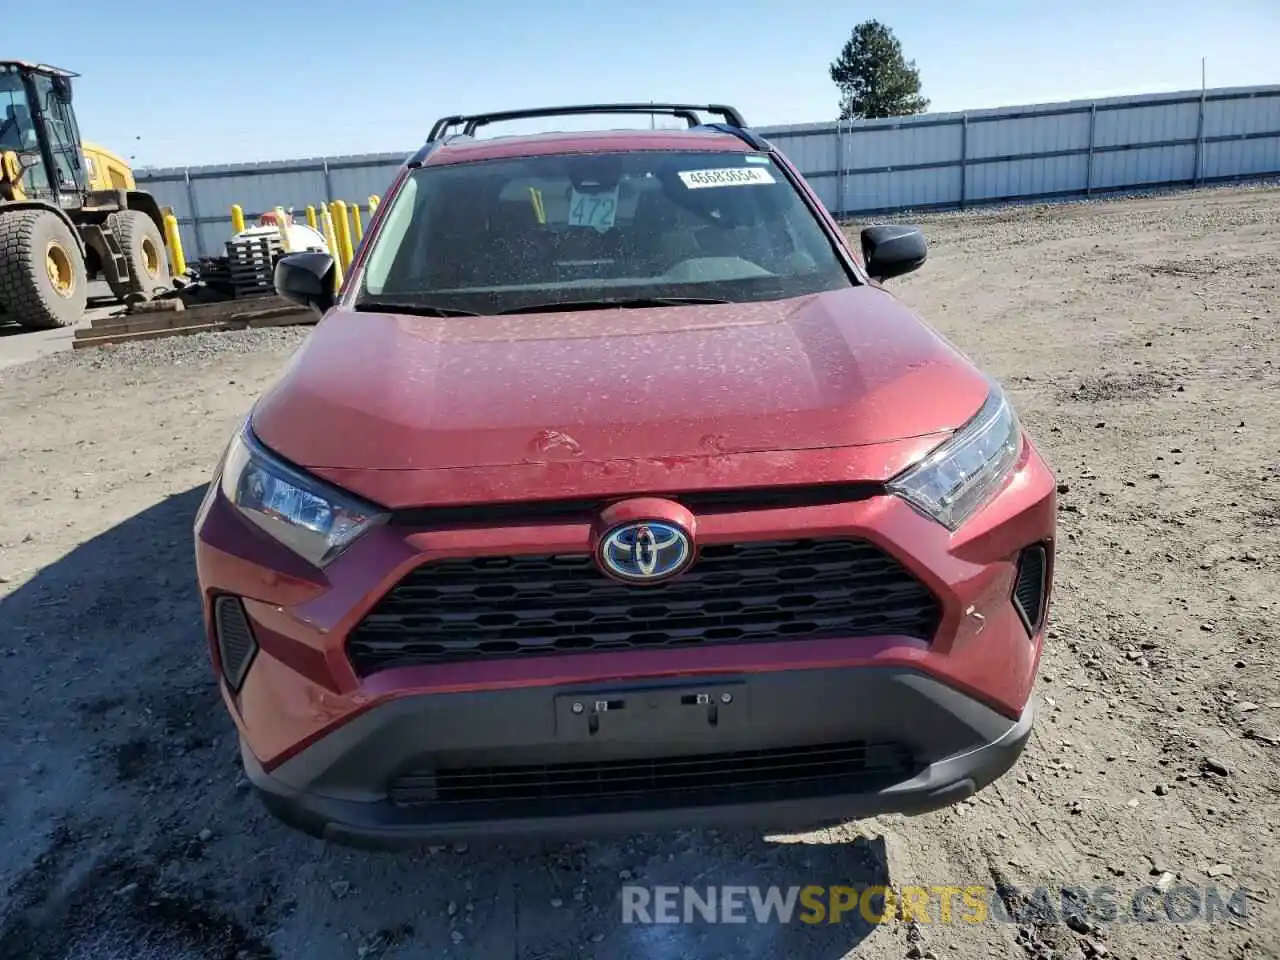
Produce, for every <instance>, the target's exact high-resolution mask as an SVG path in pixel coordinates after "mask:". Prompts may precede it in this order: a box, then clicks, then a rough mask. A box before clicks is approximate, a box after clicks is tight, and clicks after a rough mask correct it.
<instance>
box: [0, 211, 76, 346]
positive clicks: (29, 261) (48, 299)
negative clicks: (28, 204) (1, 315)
mask: <svg viewBox="0 0 1280 960" xmlns="http://www.w3.org/2000/svg"><path fill="white" fill-rule="evenodd" d="M88 300H89V281H88V277H87V275H86V272H85V268H84V257H83V256H81V254H80V245H79V244H78V243H77V242H76V235H75V234H74V233H72V231H71V228H70V227H69V226H67V223H66V221H65V220H63V219H62V218H61V217H59V216H58V215H57V214H56V213H52V212H51V211H49V210H15V211H13V212H11V213H4V212H0V303H3V304H4V307H5V313H6V315H7V316H8V317H9V319H11V320H13V321H15V322H16V323H18V324H19V325H20V326H23V327H26V328H27V329H29V330H53V329H56V328H58V327H69V326H72V325H74V324H76V323H78V322H79V320H80V318H81V317H83V316H84V310H85V305H86V304H87V303H88Z"/></svg>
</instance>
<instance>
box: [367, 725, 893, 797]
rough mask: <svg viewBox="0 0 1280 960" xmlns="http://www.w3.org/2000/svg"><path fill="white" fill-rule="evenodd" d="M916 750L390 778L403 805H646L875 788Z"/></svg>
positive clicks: (760, 754) (810, 749)
mask: <svg viewBox="0 0 1280 960" xmlns="http://www.w3.org/2000/svg"><path fill="white" fill-rule="evenodd" d="M915 769H916V766H915V761H914V758H913V756H912V753H911V751H910V750H909V749H908V748H907V747H905V746H904V745H902V744H898V743H868V742H865V741H860V740H858V741H849V742H844V743H829V744H819V745H811V746H802V747H785V748H781V749H769V750H742V751H736V752H732V753H712V754H701V755H696V756H680V757H657V758H650V759H639V760H606V761H594V762H587V763H559V764H537V765H534V764H530V765H526V766H516V767H464V768H460V769H453V770H449V769H425V770H419V771H410V772H408V773H404V774H401V775H400V776H398V777H396V778H395V779H394V780H392V782H391V783H390V784H389V785H388V789H387V795H388V798H389V799H390V800H391V802H392V803H394V804H396V805H397V806H402V807H424V806H437V805H440V804H451V805H452V804H457V805H462V804H496V803H502V804H511V805H521V804H536V803H539V802H541V803H546V802H549V801H555V802H556V803H557V807H556V811H557V812H560V813H562V814H563V812H564V810H565V808H564V807H562V806H560V805H559V804H561V803H564V802H566V801H568V802H575V801H576V802H580V803H587V804H590V803H600V802H601V801H610V807H611V809H616V807H614V804H615V803H617V802H619V801H621V802H626V801H629V800H633V801H638V802H643V803H644V805H646V806H662V805H664V804H675V803H682V804H697V803H700V802H729V801H732V800H740V801H741V800H744V797H743V795H744V794H755V796H752V797H751V799H752V800H757V799H762V798H763V797H762V796H761V795H762V794H763V795H764V796H766V797H767V796H784V797H794V796H796V795H797V794H798V793H799V794H804V795H820V794H822V793H824V792H840V791H854V790H866V789H872V788H874V787H875V786H876V785H877V784H890V783H894V782H897V781H899V780H902V779H903V778H905V777H908V776H911V775H912V774H913V773H914V772H915Z"/></svg>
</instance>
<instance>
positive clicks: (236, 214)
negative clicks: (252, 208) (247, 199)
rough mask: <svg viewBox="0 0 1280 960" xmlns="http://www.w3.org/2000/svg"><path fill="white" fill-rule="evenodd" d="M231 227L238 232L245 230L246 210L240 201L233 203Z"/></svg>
mask: <svg viewBox="0 0 1280 960" xmlns="http://www.w3.org/2000/svg"><path fill="white" fill-rule="evenodd" d="M231 229H232V230H234V231H235V232H236V233H243V232H244V210H243V209H242V208H241V206H240V204H238V203H233V204H232V205H231Z"/></svg>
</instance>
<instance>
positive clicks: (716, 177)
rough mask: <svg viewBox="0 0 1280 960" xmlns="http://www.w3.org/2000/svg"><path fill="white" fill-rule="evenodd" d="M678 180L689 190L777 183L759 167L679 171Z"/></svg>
mask: <svg viewBox="0 0 1280 960" xmlns="http://www.w3.org/2000/svg"><path fill="white" fill-rule="evenodd" d="M680 179H681V180H683V181H684V185H685V186H686V187H688V188H689V189H690V190H701V189H702V188H704V187H754V186H759V185H760V184H764V183H777V181H776V180H774V179H773V174H771V173H770V172H769V171H768V170H765V169H763V168H761V167H723V168H721V169H719V170H681V171H680Z"/></svg>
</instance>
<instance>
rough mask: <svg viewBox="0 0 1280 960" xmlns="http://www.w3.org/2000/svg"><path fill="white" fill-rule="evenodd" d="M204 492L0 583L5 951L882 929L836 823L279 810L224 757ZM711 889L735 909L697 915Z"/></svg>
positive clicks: (543, 953)
mask: <svg viewBox="0 0 1280 960" xmlns="http://www.w3.org/2000/svg"><path fill="white" fill-rule="evenodd" d="M203 495H204V488H203V487H197V488H193V489H191V490H187V491H185V492H183V493H180V494H177V495H175V496H171V497H168V498H167V499H165V500H163V501H161V502H159V503H156V504H154V505H153V506H151V507H149V508H148V509H146V510H143V511H142V512H141V513H138V514H137V515H135V516H133V517H130V518H129V519H127V520H125V521H124V522H122V523H120V524H118V525H116V526H114V527H112V528H111V529H109V530H107V531H106V532H104V533H102V534H100V535H99V536H96V537H94V538H92V539H90V540H87V541H85V542H83V543H81V544H79V545H78V546H76V547H75V548H73V549H71V550H70V551H69V552H67V553H66V554H65V555H64V556H63V557H61V559H59V560H57V561H55V562H53V563H50V564H49V565H47V566H46V567H44V568H43V569H41V570H39V571H38V572H37V573H36V574H35V575H34V576H33V577H32V578H31V579H30V580H28V581H26V582H24V583H22V584H20V585H19V586H17V588H16V589H12V591H11V592H10V593H8V594H7V595H5V596H4V597H3V598H2V599H0V726H3V727H4V728H5V729H7V730H8V731H9V733H8V743H5V744H3V745H0V889H9V890H11V891H15V892H14V894H13V895H12V896H11V897H10V898H9V900H8V901H7V902H5V901H3V900H0V960H8V958H10V957H13V958H17V957H32V956H62V957H68V958H73V960H74V958H79V957H85V958H87V957H92V956H99V955H101V954H99V953H97V952H95V951H97V950H99V948H100V947H101V946H102V945H103V944H110V946H111V952H110V955H112V956H125V955H129V956H152V955H157V956H158V955H164V956H172V957H184V958H185V957H192V958H204V957H209V958H212V957H219V958H221V957H229V956H236V957H243V958H261V960H266V958H282V960H283V958H292V957H307V958H308V960H326V958H329V957H334V958H337V957H350V956H357V955H359V956H362V957H387V958H395V957H405V958H407V957H422V956H441V955H444V954H445V953H448V954H449V955H450V956H469V957H512V956H516V957H520V958H540V957H541V958H553V957H555V958H559V957H569V956H573V957H581V956H596V957H609V958H617V960H628V958H632V957H635V958H639V957H644V958H648V960H654V958H666V957H672V958H676V957H689V956H697V957H728V956H732V957H735V958H750V957H769V958H774V957H795V958H812V960H836V958H840V957H846V956H848V955H849V954H850V951H851V950H854V949H855V948H856V947H857V946H858V945H859V944H860V943H861V942H862V941H863V940H865V939H866V938H867V937H868V936H871V935H873V934H874V932H875V930H876V927H877V925H876V924H875V923H873V922H871V921H870V920H869V919H868V917H867V916H864V911H863V909H860V907H861V906H862V904H860V903H859V900H858V892H857V891H860V890H863V889H866V888H869V887H872V888H873V887H885V886H888V885H889V883H890V880H889V868H888V863H887V858H886V853H885V846H884V842H883V840H881V839H879V838H867V837H855V836H854V835H853V834H852V833H851V832H846V831H828V832H822V833H816V834H809V835H805V836H803V837H794V838H780V837H771V838H770V837H761V836H757V835H754V834H752V833H749V832H745V833H744V832H715V831H685V832H679V833H672V834H668V835H634V836H627V837H624V838H611V839H607V840H598V841H588V842H574V843H535V842H529V843H527V844H515V845H499V844H489V843H485V844H474V845H472V846H470V847H468V846H466V845H450V846H442V847H433V848H430V849H427V850H423V851H418V852H413V853H408V854H379V853H365V852H362V851H359V850H350V849H346V848H341V847H335V846H332V845H328V844H324V843H322V842H320V841H317V840H314V839H312V838H309V837H306V836H303V835H301V834H298V833H296V832H295V831H292V830H290V829H288V828H286V827H284V826H283V825H281V824H279V823H277V822H276V821H275V820H274V819H273V818H272V817H271V816H270V815H268V814H267V813H266V812H265V810H264V809H263V808H262V806H261V804H260V803H259V802H258V801H257V799H256V798H255V797H254V796H253V795H252V792H251V791H250V789H249V787H248V784H247V783H246V782H245V781H244V780H243V778H242V777H241V776H240V771H239V760H238V752H237V738H236V735H235V728H234V726H233V724H232V722H231V720H230V718H229V717H228V715H227V713H226V711H225V710H224V708H223V705H222V701H221V699H220V697H219V695H218V692H217V689H216V686H215V683H214V680H213V676H212V672H211V670H210V667H209V661H208V653H207V649H206V645H205V641H204V638H203V636H202V631H201V624H200V610H199V604H198V602H197V587H196V580H195V569H194V557H193V550H192V543H191V537H192V529H191V528H192V522H193V519H194V515H195V512H196V510H197V508H198V506H199V503H200V500H201V498H202V496H203ZM2 589H6V588H5V587H3V586H0V590H2ZM731 887H738V888H746V889H745V890H739V891H738V892H737V893H736V894H734V893H733V892H732V891H729V890H726V889H725V888H731ZM804 887H813V888H816V889H811V890H809V891H807V892H805V893H804V895H803V896H801V895H800V894H801V889H800V888H804ZM832 887H839V888H843V889H842V891H841V892H840V893H839V894H838V896H839V897H841V898H842V899H841V900H840V903H841V904H842V905H843V906H844V907H845V912H844V914H843V915H842V916H841V917H839V918H833V917H832V916H831V915H830V913H829V906H830V904H831V899H830V898H831V893H830V888H832ZM663 888H670V889H669V890H666V891H665V892H664V889H663ZM709 888H710V889H709ZM716 890H718V891H719V892H720V893H721V894H723V895H725V896H729V897H734V896H736V898H737V899H736V903H737V905H738V906H737V910H736V912H733V911H731V912H730V915H729V916H728V917H727V918H726V917H724V916H723V915H722V916H721V922H710V921H709V920H708V919H707V914H706V911H707V910H708V909H709V907H708V904H709V903H710V904H711V905H712V907H714V903H715V899H714V898H715V891H716ZM771 891H772V892H771ZM851 891H852V892H851ZM686 898H687V899H686ZM769 898H774V899H769ZM788 900H790V901H791V903H792V913H791V915H790V917H789V918H784V917H781V916H780V915H779V910H780V909H782V910H785V907H786V904H787V902H788ZM628 904H630V906H631V908H632V909H631V910H630V914H631V915H630V917H628V916H626V915H625V913H626V912H627V909H628ZM819 905H820V906H821V908H822V909H821V911H819V910H817V909H815V907H817V906H819ZM867 906H868V907H869V908H870V909H871V911H872V912H873V913H874V912H875V911H877V910H878V908H879V901H873V902H869V903H868V904H867ZM641 908H644V909H641ZM671 920H674V921H675V922H663V921H671ZM686 921H688V922H686ZM881 935H882V936H884V935H887V934H881ZM157 951H158V952H157Z"/></svg>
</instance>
